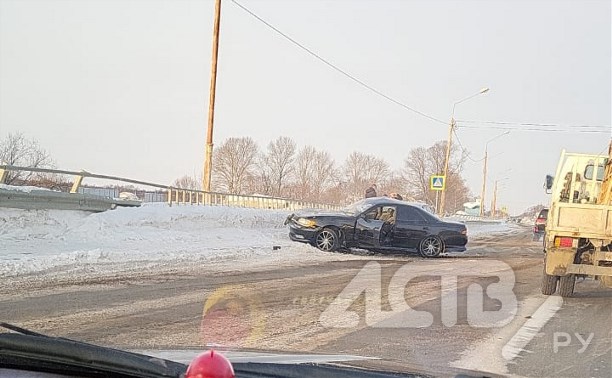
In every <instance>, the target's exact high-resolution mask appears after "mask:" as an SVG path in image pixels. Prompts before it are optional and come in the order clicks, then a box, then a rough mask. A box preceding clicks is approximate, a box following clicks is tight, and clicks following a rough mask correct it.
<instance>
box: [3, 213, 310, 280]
mask: <svg viewBox="0 0 612 378" xmlns="http://www.w3.org/2000/svg"><path fill="white" fill-rule="evenodd" d="M288 214H289V213H288V212H285V211H275V210H256V209H241V208H231V207H204V206H201V207H198V206H175V207H168V206H166V205H165V204H154V205H145V206H143V207H141V208H118V209H116V210H113V211H107V212H103V213H95V214H92V213H87V212H79V211H60V210H19V209H5V208H0V246H1V250H2V252H1V253H0V277H1V276H4V277H7V276H16V275H20V274H24V273H34V272H37V271H41V270H47V269H52V268H57V267H59V266H66V265H74V264H94V263H111V262H112V263H116V262H136V261H139V262H151V261H164V260H166V261H172V262H180V261H185V262H186V263H189V262H198V261H199V262H203V261H209V260H218V259H224V258H256V257H257V256H263V255H267V256H268V257H269V255H270V254H276V255H278V256H277V257H278V258H279V259H280V258H281V256H280V254H281V253H282V252H281V250H278V251H273V249H272V247H273V246H274V245H280V246H282V247H283V248H284V247H292V248H293V249H296V248H297V249H301V250H302V251H304V250H314V249H312V248H310V247H309V246H306V245H297V244H296V243H293V242H291V241H290V240H289V238H288V237H287V229H286V228H285V227H284V226H283V222H284V220H285V218H286V217H287V215H288ZM284 253H285V254H286V251H285V252H284Z"/></svg>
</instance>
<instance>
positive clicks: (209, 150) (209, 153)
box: [202, 0, 221, 192]
mask: <svg viewBox="0 0 612 378" xmlns="http://www.w3.org/2000/svg"><path fill="white" fill-rule="evenodd" d="M220 23H221V0H215V22H214V26H213V45H212V64H211V70H210V95H209V101H208V130H207V132H206V155H205V157H204V175H203V177H202V190H204V191H207V192H210V179H211V172H212V157H213V126H214V121H215V94H216V89H217V59H218V56H219V25H220Z"/></svg>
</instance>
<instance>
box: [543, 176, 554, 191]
mask: <svg viewBox="0 0 612 378" xmlns="http://www.w3.org/2000/svg"><path fill="white" fill-rule="evenodd" d="M554 179H555V178H554V177H553V176H551V175H546V180H545V181H544V189H546V194H550V193H551V191H550V190H551V189H552V186H553V181H554Z"/></svg>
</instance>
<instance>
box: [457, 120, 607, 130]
mask: <svg viewBox="0 0 612 378" xmlns="http://www.w3.org/2000/svg"><path fill="white" fill-rule="evenodd" d="M456 122H458V123H487V124H493V125H509V126H538V127H570V128H605V129H610V128H611V126H610V125H562V124H557V123H526V122H501V121H476V120H457V121H456Z"/></svg>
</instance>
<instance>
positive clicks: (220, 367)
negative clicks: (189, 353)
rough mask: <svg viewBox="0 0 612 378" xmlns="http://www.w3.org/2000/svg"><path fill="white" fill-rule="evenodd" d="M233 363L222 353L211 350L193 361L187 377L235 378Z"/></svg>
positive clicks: (186, 374)
mask: <svg viewBox="0 0 612 378" xmlns="http://www.w3.org/2000/svg"><path fill="white" fill-rule="evenodd" d="M235 377H236V375H235V374H234V368H233V367H232V363H231V362H230V361H229V360H228V359H227V358H226V357H225V356H224V355H222V354H221V353H217V352H215V351H214V350H209V351H207V352H204V353H202V354H200V355H198V356H197V357H196V358H194V359H193V361H191V363H190V364H189V367H188V368H187V372H186V373H185V378H235Z"/></svg>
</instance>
